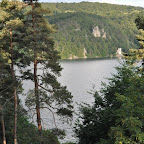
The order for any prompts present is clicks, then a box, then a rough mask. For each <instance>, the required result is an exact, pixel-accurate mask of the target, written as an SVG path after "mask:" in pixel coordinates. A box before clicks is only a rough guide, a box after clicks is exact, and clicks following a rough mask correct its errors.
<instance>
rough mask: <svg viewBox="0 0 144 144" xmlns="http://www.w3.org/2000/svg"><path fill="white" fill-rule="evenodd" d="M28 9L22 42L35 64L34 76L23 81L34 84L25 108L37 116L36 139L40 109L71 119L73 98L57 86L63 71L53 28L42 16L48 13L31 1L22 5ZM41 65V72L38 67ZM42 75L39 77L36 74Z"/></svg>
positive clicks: (64, 88)
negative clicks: (30, 81) (53, 35)
mask: <svg viewBox="0 0 144 144" xmlns="http://www.w3.org/2000/svg"><path fill="white" fill-rule="evenodd" d="M25 2H26V3H29V5H31V10H30V11H28V12H27V13H26V18H25V27H26V28H25V30H26V36H25V37H24V38H23V39H24V41H25V47H28V48H29V56H30V57H31V62H33V64H34V71H33V73H30V71H29V73H26V72H24V73H26V74H28V75H27V76H26V77H27V78H29V79H31V80H33V81H34V91H31V93H30V94H29V96H28V98H27V102H26V104H27V106H29V107H31V106H33V107H35V109H36V113H37V125H38V131H39V135H40V136H41V138H42V124H41V119H42V118H41V115H40V109H42V108H47V109H49V110H50V111H52V110H55V112H56V113H57V114H59V115H61V116H63V117H64V116H68V117H71V116H72V108H73V106H72V105H71V103H72V100H71V99H72V96H71V94H70V93H69V92H68V91H67V89H66V87H63V86H61V85H60V83H59V82H58V81H57V77H58V76H60V71H61V70H62V68H61V66H60V64H59V62H58V60H59V59H60V57H59V54H58V52H57V51H56V50H55V48H54V40H53V38H52V37H51V34H52V33H54V32H55V31H56V30H55V26H54V25H50V24H49V23H48V21H47V20H46V19H45V17H44V15H48V14H49V13H50V11H49V10H48V9H44V8H42V6H41V4H40V3H38V2H37V1H36V2H33V0H30V1H25ZM38 65H40V68H39V67H38ZM38 69H39V70H40V71H41V72H42V74H41V75H39V74H38V72H37V70H38Z"/></svg>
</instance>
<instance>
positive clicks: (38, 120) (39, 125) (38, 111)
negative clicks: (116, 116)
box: [31, 0, 43, 143]
mask: <svg viewBox="0 0 144 144" xmlns="http://www.w3.org/2000/svg"><path fill="white" fill-rule="evenodd" d="M31 7H32V20H33V29H34V37H35V36H36V32H35V17H34V13H33V12H34V5H33V0H31ZM34 83H35V97H36V113H37V125H38V131H39V135H40V136H41V137H42V125H41V115H40V103H39V94H38V78H37V49H36V40H35V46H34ZM41 143H43V142H41Z"/></svg>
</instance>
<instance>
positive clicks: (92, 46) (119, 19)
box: [42, 2, 144, 59]
mask: <svg viewBox="0 0 144 144" xmlns="http://www.w3.org/2000/svg"><path fill="white" fill-rule="evenodd" d="M42 6H43V7H44V8H49V9H50V10H51V11H53V14H52V15H51V16H46V17H47V18H48V21H49V22H50V23H51V24H56V25H57V26H58V32H57V33H56V34H55V36H54V37H55V39H56V44H55V47H56V49H57V50H58V51H59V52H60V54H61V57H62V59H67V58H70V59H72V58H83V57H85V58H86V57H89V58H92V57H109V56H115V54H116V50H117V48H122V50H123V51H124V52H128V50H129V49H130V48H138V47H139V45H138V42H137V40H136V38H135V34H137V33H138V30H137V28H136V25H135V18H136V17H137V15H138V14H139V13H140V12H141V11H143V10H144V9H143V8H141V7H133V6H122V5H112V4H105V3H90V2H81V3H42Z"/></svg>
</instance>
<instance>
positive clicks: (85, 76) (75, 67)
mask: <svg viewBox="0 0 144 144" xmlns="http://www.w3.org/2000/svg"><path fill="white" fill-rule="evenodd" d="M60 63H61V66H62V67H63V68H64V69H63V71H62V73H61V77H60V78H58V80H59V81H60V82H61V84H62V85H65V86H67V88H68V90H69V91H70V92H71V93H72V95H73V101H74V109H75V111H77V109H78V105H77V103H78V104H79V103H81V102H85V103H89V104H91V103H93V101H94V98H93V96H92V95H90V94H89V93H88V92H90V91H96V90H97V91H99V90H100V88H101V82H102V81H103V82H106V83H107V82H108V81H107V80H106V79H105V78H109V77H111V74H112V73H116V70H115V69H114V67H116V66H118V65H119V61H118V60H117V59H85V60H70V61H68V60H66V61H61V62H60ZM23 87H24V90H25V93H27V91H28V90H29V89H30V88H31V89H32V88H33V83H32V82H31V81H25V82H24V85H23ZM21 99H22V102H23V103H24V100H25V97H24V96H23V97H22V98H21ZM42 118H43V120H44V121H45V122H44V123H43V127H44V128H53V127H55V124H54V121H53V118H52V114H51V113H50V112H49V111H47V110H43V111H42ZM76 118H77V116H76V114H74V116H73V122H72V125H71V126H69V125H67V124H66V123H61V122H60V121H59V117H56V123H57V126H58V127H59V128H62V129H65V130H66V133H67V136H66V138H65V139H64V140H63V142H66V141H75V140H76V139H75V138H74V136H73V135H74V133H73V131H72V128H73V123H74V121H75V120H76ZM33 121H34V122H35V118H34V119H33Z"/></svg>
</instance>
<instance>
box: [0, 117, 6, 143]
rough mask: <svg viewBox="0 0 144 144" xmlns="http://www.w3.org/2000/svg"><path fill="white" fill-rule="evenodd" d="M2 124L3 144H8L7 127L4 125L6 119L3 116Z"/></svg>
mask: <svg viewBox="0 0 144 144" xmlns="http://www.w3.org/2000/svg"><path fill="white" fill-rule="evenodd" d="M1 122H2V131H3V144H6V137H5V125H4V118H3V116H1Z"/></svg>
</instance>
